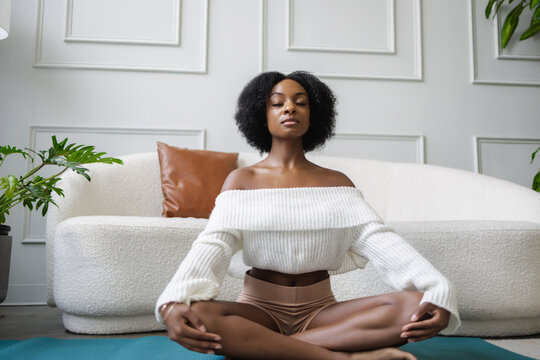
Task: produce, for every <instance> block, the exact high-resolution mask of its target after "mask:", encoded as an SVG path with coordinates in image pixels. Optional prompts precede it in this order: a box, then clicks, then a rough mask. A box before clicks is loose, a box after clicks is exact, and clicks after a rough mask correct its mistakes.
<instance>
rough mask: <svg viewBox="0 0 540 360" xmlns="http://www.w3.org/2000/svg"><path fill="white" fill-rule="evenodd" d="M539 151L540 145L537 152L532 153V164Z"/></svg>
mask: <svg viewBox="0 0 540 360" xmlns="http://www.w3.org/2000/svg"><path fill="white" fill-rule="evenodd" d="M538 151H540V146H539V147H538V149H536V151H535V152H533V153H532V155H531V164H532V162H533V160H534V157H535V156H536V153H537V152H538Z"/></svg>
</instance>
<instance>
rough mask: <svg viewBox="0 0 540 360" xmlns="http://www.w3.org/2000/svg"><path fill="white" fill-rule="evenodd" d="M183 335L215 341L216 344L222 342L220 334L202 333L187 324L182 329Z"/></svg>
mask: <svg viewBox="0 0 540 360" xmlns="http://www.w3.org/2000/svg"><path fill="white" fill-rule="evenodd" d="M181 333H182V335H183V336H186V337H189V338H192V339H197V340H206V341H214V342H217V341H221V336H219V335H218V334H214V333H209V332H202V331H200V330H197V329H195V328H193V327H191V326H189V325H187V324H186V325H184V326H182V327H181Z"/></svg>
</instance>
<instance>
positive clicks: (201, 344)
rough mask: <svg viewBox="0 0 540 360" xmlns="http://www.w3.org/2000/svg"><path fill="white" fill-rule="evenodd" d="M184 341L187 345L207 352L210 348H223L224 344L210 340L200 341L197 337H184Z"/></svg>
mask: <svg viewBox="0 0 540 360" xmlns="http://www.w3.org/2000/svg"><path fill="white" fill-rule="evenodd" d="M182 343H185V344H186V345H189V346H191V347H193V348H195V349H199V350H201V351H202V352H207V351H208V350H212V351H214V350H219V349H221V348H222V346H221V345H220V344H218V343H215V342H209V341H199V340H195V339H190V338H183V339H182Z"/></svg>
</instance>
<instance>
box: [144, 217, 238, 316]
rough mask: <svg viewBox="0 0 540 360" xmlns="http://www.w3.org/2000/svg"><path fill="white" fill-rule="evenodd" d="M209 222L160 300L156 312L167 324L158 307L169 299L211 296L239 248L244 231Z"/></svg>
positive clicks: (192, 299) (187, 302)
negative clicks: (220, 226)
mask: <svg viewBox="0 0 540 360" xmlns="http://www.w3.org/2000/svg"><path fill="white" fill-rule="evenodd" d="M211 221H212V220H210V221H209V223H208V224H207V227H206V228H205V230H203V231H202V232H201V233H200V234H199V236H198V237H197V239H196V240H195V241H194V242H193V245H192V247H191V249H190V251H189V252H188V254H187V255H186V257H185V258H184V260H183V261H182V263H181V264H180V267H179V268H178V270H177V271H176V273H175V274H174V276H173V277H172V279H171V280H170V281H169V284H168V285H167V286H166V287H165V290H164V291H163V293H162V294H161V295H160V297H159V298H158V300H157V303H156V307H155V315H156V319H157V321H158V322H160V323H161V324H165V322H164V321H163V319H162V317H161V314H160V313H159V308H160V306H161V305H163V304H166V303H168V302H171V301H174V302H183V303H185V304H187V305H188V306H189V305H190V304H191V302H192V301H201V300H210V299H213V298H215V297H216V296H217V295H218V292H219V286H220V284H221V282H222V280H223V278H224V276H225V274H226V273H227V269H228V267H229V263H230V261H231V257H232V255H233V254H234V253H235V252H237V251H238V250H240V247H241V234H240V232H239V231H237V230H232V229H215V228H214V229H210V227H209V226H208V225H210V222H211Z"/></svg>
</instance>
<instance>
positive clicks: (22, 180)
mask: <svg viewBox="0 0 540 360" xmlns="http://www.w3.org/2000/svg"><path fill="white" fill-rule="evenodd" d="M67 142H68V139H67V138H66V139H64V140H62V141H61V142H58V141H57V140H56V136H53V137H52V146H51V147H50V148H49V149H48V150H41V151H34V150H32V149H28V148H25V150H26V151H24V150H22V149H18V148H16V147H13V146H9V145H6V146H0V167H1V166H2V165H3V163H4V161H5V159H6V157H7V156H9V155H13V154H19V155H22V156H23V157H24V158H25V159H30V160H31V162H32V163H34V158H35V157H36V156H37V157H39V158H40V160H41V163H40V164H39V165H36V166H34V167H33V168H32V169H31V170H30V171H29V172H28V173H27V174H25V175H23V176H19V177H17V176H15V175H7V176H3V177H0V256H1V258H0V303H1V302H2V301H4V299H5V297H6V295H7V284H8V278H9V265H10V257H11V242H12V239H11V236H9V231H10V230H11V227H9V226H7V225H5V222H6V215H9V210H10V209H11V208H13V207H14V206H16V205H18V204H21V203H22V204H23V206H24V207H27V208H28V209H30V210H31V211H32V210H36V211H37V210H39V209H40V208H41V214H42V215H43V216H45V214H46V213H47V210H48V208H49V204H51V203H52V204H53V205H55V206H57V205H56V203H55V202H54V200H53V199H52V193H53V192H55V193H56V194H58V195H59V196H64V193H63V191H62V189H60V188H59V187H57V186H56V183H57V182H58V181H60V175H62V174H63V173H64V172H65V171H67V170H68V169H71V170H73V171H75V172H77V173H78V174H80V175H82V176H84V177H85V178H86V179H87V180H88V181H90V180H91V179H90V176H89V175H88V174H87V171H88V169H87V168H85V167H83V166H82V165H84V164H90V163H105V164H113V163H116V164H123V162H122V160H120V159H116V158H112V157H102V156H103V155H105V153H104V152H95V151H94V150H95V147H94V146H85V145H76V144H67ZM31 154H32V155H31ZM50 165H53V166H56V167H58V168H60V169H59V171H58V172H57V173H56V174H54V175H52V176H49V177H42V176H39V175H36V173H37V172H38V171H40V170H41V169H43V168H44V167H46V166H50Z"/></svg>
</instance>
